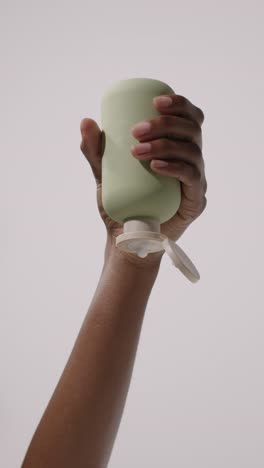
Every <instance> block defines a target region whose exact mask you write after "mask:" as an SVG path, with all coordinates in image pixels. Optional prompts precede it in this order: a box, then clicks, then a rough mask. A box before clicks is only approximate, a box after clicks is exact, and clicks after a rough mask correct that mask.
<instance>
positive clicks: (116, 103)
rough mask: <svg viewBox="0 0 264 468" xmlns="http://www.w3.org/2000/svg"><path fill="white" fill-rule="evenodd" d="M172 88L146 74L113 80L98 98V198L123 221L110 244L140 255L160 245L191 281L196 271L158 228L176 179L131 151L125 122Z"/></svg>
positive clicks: (171, 211)
mask: <svg viewBox="0 0 264 468" xmlns="http://www.w3.org/2000/svg"><path fill="white" fill-rule="evenodd" d="M172 93H174V91H173V90H172V88H171V87H170V86H168V85H167V84H166V83H164V82H162V81H159V80H154V79H151V78H130V79H127V80H121V81H117V82H115V83H114V84H113V85H112V86H111V87H110V88H109V89H107V90H106V92H105V93H104V95H103V97H102V101H101V125H102V130H103V131H104V134H105V147H104V154H103V159H102V202H103V207H104V209H105V211H106V213H107V214H108V215H109V216H110V217H111V218H112V219H113V220H115V221H117V222H119V223H121V224H123V228H124V232H123V234H121V235H120V236H118V237H117V238H116V246H117V247H118V248H119V249H121V250H125V251H129V252H134V253H136V254H137V255H138V256H139V257H145V256H147V255H148V254H149V253H150V252H157V251H160V250H166V252H167V253H168V255H169V256H170V257H171V259H172V261H173V264H174V265H175V266H176V267H177V268H179V269H180V270H181V271H182V273H183V274H184V275H185V276H186V277H187V278H188V279H189V280H190V281H192V282H196V281H198V280H199V278H200V276H199V273H198V271H197V270H196V268H195V266H194V265H193V264H192V262H191V261H190V259H189V258H188V257H187V256H186V255H185V254H184V252H183V251H182V250H181V249H180V247H179V246H178V245H177V244H175V243H174V242H173V241H172V240H170V239H167V237H166V236H164V235H163V234H161V232H160V225H161V224H162V223H164V222H165V221H167V220H169V219H170V218H172V217H173V216H174V215H175V214H176V212H177V210H178V208H179V206H180V201H181V189H180V182H179V181H178V180H177V179H176V178H175V177H168V176H162V175H159V174H157V173H154V171H152V169H151V168H150V164H149V161H143V162H142V161H139V160H137V159H136V158H134V157H133V155H132V154H131V146H132V145H133V144H136V143H138V140H136V139H135V138H134V137H133V135H132V134H131V127H132V126H133V125H135V124H136V123H138V122H140V121H142V120H148V119H151V118H153V117H155V116H157V115H159V112H158V110H157V109H156V108H155V107H154V104H153V98H154V97H155V96H160V95H163V94H172Z"/></svg>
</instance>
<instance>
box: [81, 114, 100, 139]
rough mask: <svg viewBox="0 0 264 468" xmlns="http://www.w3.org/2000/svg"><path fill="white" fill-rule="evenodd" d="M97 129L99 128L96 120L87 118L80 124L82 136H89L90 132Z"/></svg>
mask: <svg viewBox="0 0 264 468" xmlns="http://www.w3.org/2000/svg"><path fill="white" fill-rule="evenodd" d="M96 127H98V125H97V123H96V122H95V120H93V119H90V118H87V117H85V118H83V119H82V120H81V122H80V131H81V134H82V135H85V134H87V133H88V132H90V131H91V130H93V129H95V128H96Z"/></svg>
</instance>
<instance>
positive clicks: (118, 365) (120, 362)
mask: <svg viewBox="0 0 264 468" xmlns="http://www.w3.org/2000/svg"><path fill="white" fill-rule="evenodd" d="M110 243H111V242H110ZM160 258H161V257H157V259H156V261H153V263H152V264H151V265H148V266H144V267H139V266H137V265H135V264H133V263H131V262H129V261H127V260H126V257H124V256H122V255H120V254H119V252H118V251H117V250H116V248H115V247H114V248H112V246H108V247H107V249H106V255H105V263H104V268H103V272H102V275H101V278H100V281H99V284H98V287H97V289H96V292H95V295H94V298H93V301H92V303H91V305H90V308H89V311H88V313H87V315H86V317H85V319H84V322H83V324H82V327H81V330H80V333H79V335H78V337H77V340H76V342H75V345H74V348H73V350H72V353H71V355H70V358H69V360H68V363H67V365H66V367H65V369H64V372H63V374H62V376H61V379H60V381H59V383H58V385H57V388H56V390H55V392H54V394H53V396H52V398H51V400H50V403H49V405H48V407H47V409H46V411H45V413H44V415H43V417H42V420H41V422H40V424H39V426H38V428H37V431H36V433H35V435H34V438H33V440H32V442H31V445H30V447H29V450H28V453H27V456H26V458H25V460H24V464H23V468H31V467H32V468H33V467H34V468H36V467H38V468H42V467H43V468H44V467H49V468H53V467H54V468H60V467H63V468H68V467H69V468H72V467H76V468H77V467H93V468H97V467H98V468H99V467H100V468H101V467H105V466H106V465H107V462H108V460H109V457H110V454H111V450H112V447H113V443H114V440H115V436H116V433H117V430H118V426H119V423H120V419H121V416H122V412H123V408H124V405H125V400H126V395H127V392H128V387H129V383H130V379H131V374H132V369H133V365H134V360H135V355H136V350H137V345H138V340H139V335H140V330H141V326H142V322H143V318H144V312H145V308H146V304H147V301H148V297H149V294H150V292H151V289H152V286H153V284H154V281H155V278H156V276H157V274H158V270H159V264H160Z"/></svg>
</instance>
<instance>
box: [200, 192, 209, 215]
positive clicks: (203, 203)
mask: <svg viewBox="0 0 264 468" xmlns="http://www.w3.org/2000/svg"><path fill="white" fill-rule="evenodd" d="M206 206H207V198H206V197H205V196H204V197H203V198H202V200H201V205H200V210H199V211H200V214H202V213H203V212H204V210H205V208H206Z"/></svg>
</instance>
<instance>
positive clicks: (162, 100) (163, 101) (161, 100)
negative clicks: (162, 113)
mask: <svg viewBox="0 0 264 468" xmlns="http://www.w3.org/2000/svg"><path fill="white" fill-rule="evenodd" d="M154 101H155V104H158V105H159V106H162V107H169V106H171V105H172V102H173V101H172V99H171V97H169V96H159V97H155V98H154Z"/></svg>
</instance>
